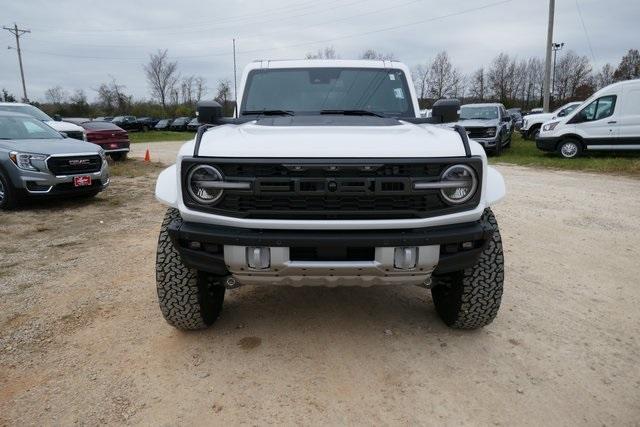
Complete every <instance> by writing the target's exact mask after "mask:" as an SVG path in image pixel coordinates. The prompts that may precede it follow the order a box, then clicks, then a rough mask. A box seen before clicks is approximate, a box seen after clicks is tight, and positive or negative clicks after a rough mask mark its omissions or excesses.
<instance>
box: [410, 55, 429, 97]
mask: <svg viewBox="0 0 640 427" xmlns="http://www.w3.org/2000/svg"><path fill="white" fill-rule="evenodd" d="M413 84H414V85H415V86H416V93H417V94H418V100H423V99H426V98H427V94H428V93H429V63H426V64H418V65H416V67H415V68H414V70H413Z"/></svg>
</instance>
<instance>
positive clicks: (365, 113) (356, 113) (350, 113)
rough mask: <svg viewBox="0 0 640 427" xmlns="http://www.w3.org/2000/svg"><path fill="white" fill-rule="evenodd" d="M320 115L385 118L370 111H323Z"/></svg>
mask: <svg viewBox="0 0 640 427" xmlns="http://www.w3.org/2000/svg"><path fill="white" fill-rule="evenodd" d="M320 114H341V115H343V116H374V117H384V116H383V115H382V114H378V113H375V112H373V111H368V110H322V111H320Z"/></svg>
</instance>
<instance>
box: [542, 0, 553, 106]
mask: <svg viewBox="0 0 640 427" xmlns="http://www.w3.org/2000/svg"><path fill="white" fill-rule="evenodd" d="M555 7H556V0H549V24H548V27H547V54H546V56H545V62H544V85H543V90H544V96H543V98H542V108H543V110H544V112H545V113H548V112H549V95H550V92H551V45H552V44H553V15H554V12H555Z"/></svg>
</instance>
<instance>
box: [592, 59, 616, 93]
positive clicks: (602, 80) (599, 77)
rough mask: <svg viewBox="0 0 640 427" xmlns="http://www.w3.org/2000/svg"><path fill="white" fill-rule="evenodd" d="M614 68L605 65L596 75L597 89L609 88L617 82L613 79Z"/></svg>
mask: <svg viewBox="0 0 640 427" xmlns="http://www.w3.org/2000/svg"><path fill="white" fill-rule="evenodd" d="M613 73H614V71H613V67H612V66H611V64H608V63H607V64H604V65H603V66H602V69H601V70H600V71H599V72H598V74H596V76H595V81H594V84H595V86H596V89H602V88H603V87H605V86H609V85H610V84H611V83H613V82H614V81H615V79H614V77H613Z"/></svg>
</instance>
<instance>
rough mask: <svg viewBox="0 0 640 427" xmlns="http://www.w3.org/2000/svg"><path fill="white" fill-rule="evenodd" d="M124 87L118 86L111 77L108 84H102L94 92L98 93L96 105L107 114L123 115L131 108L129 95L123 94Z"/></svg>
mask: <svg viewBox="0 0 640 427" xmlns="http://www.w3.org/2000/svg"><path fill="white" fill-rule="evenodd" d="M125 88H126V86H124V85H120V84H118V83H117V82H116V79H115V78H114V77H113V76H111V81H110V82H109V83H102V84H101V85H100V86H99V87H98V89H96V92H98V103H99V104H100V106H101V107H102V109H103V110H105V112H107V113H109V114H110V113H114V112H119V113H124V112H125V111H126V110H128V109H129V107H130V106H131V99H132V96H131V95H127V94H125V93H124V89H125Z"/></svg>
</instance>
